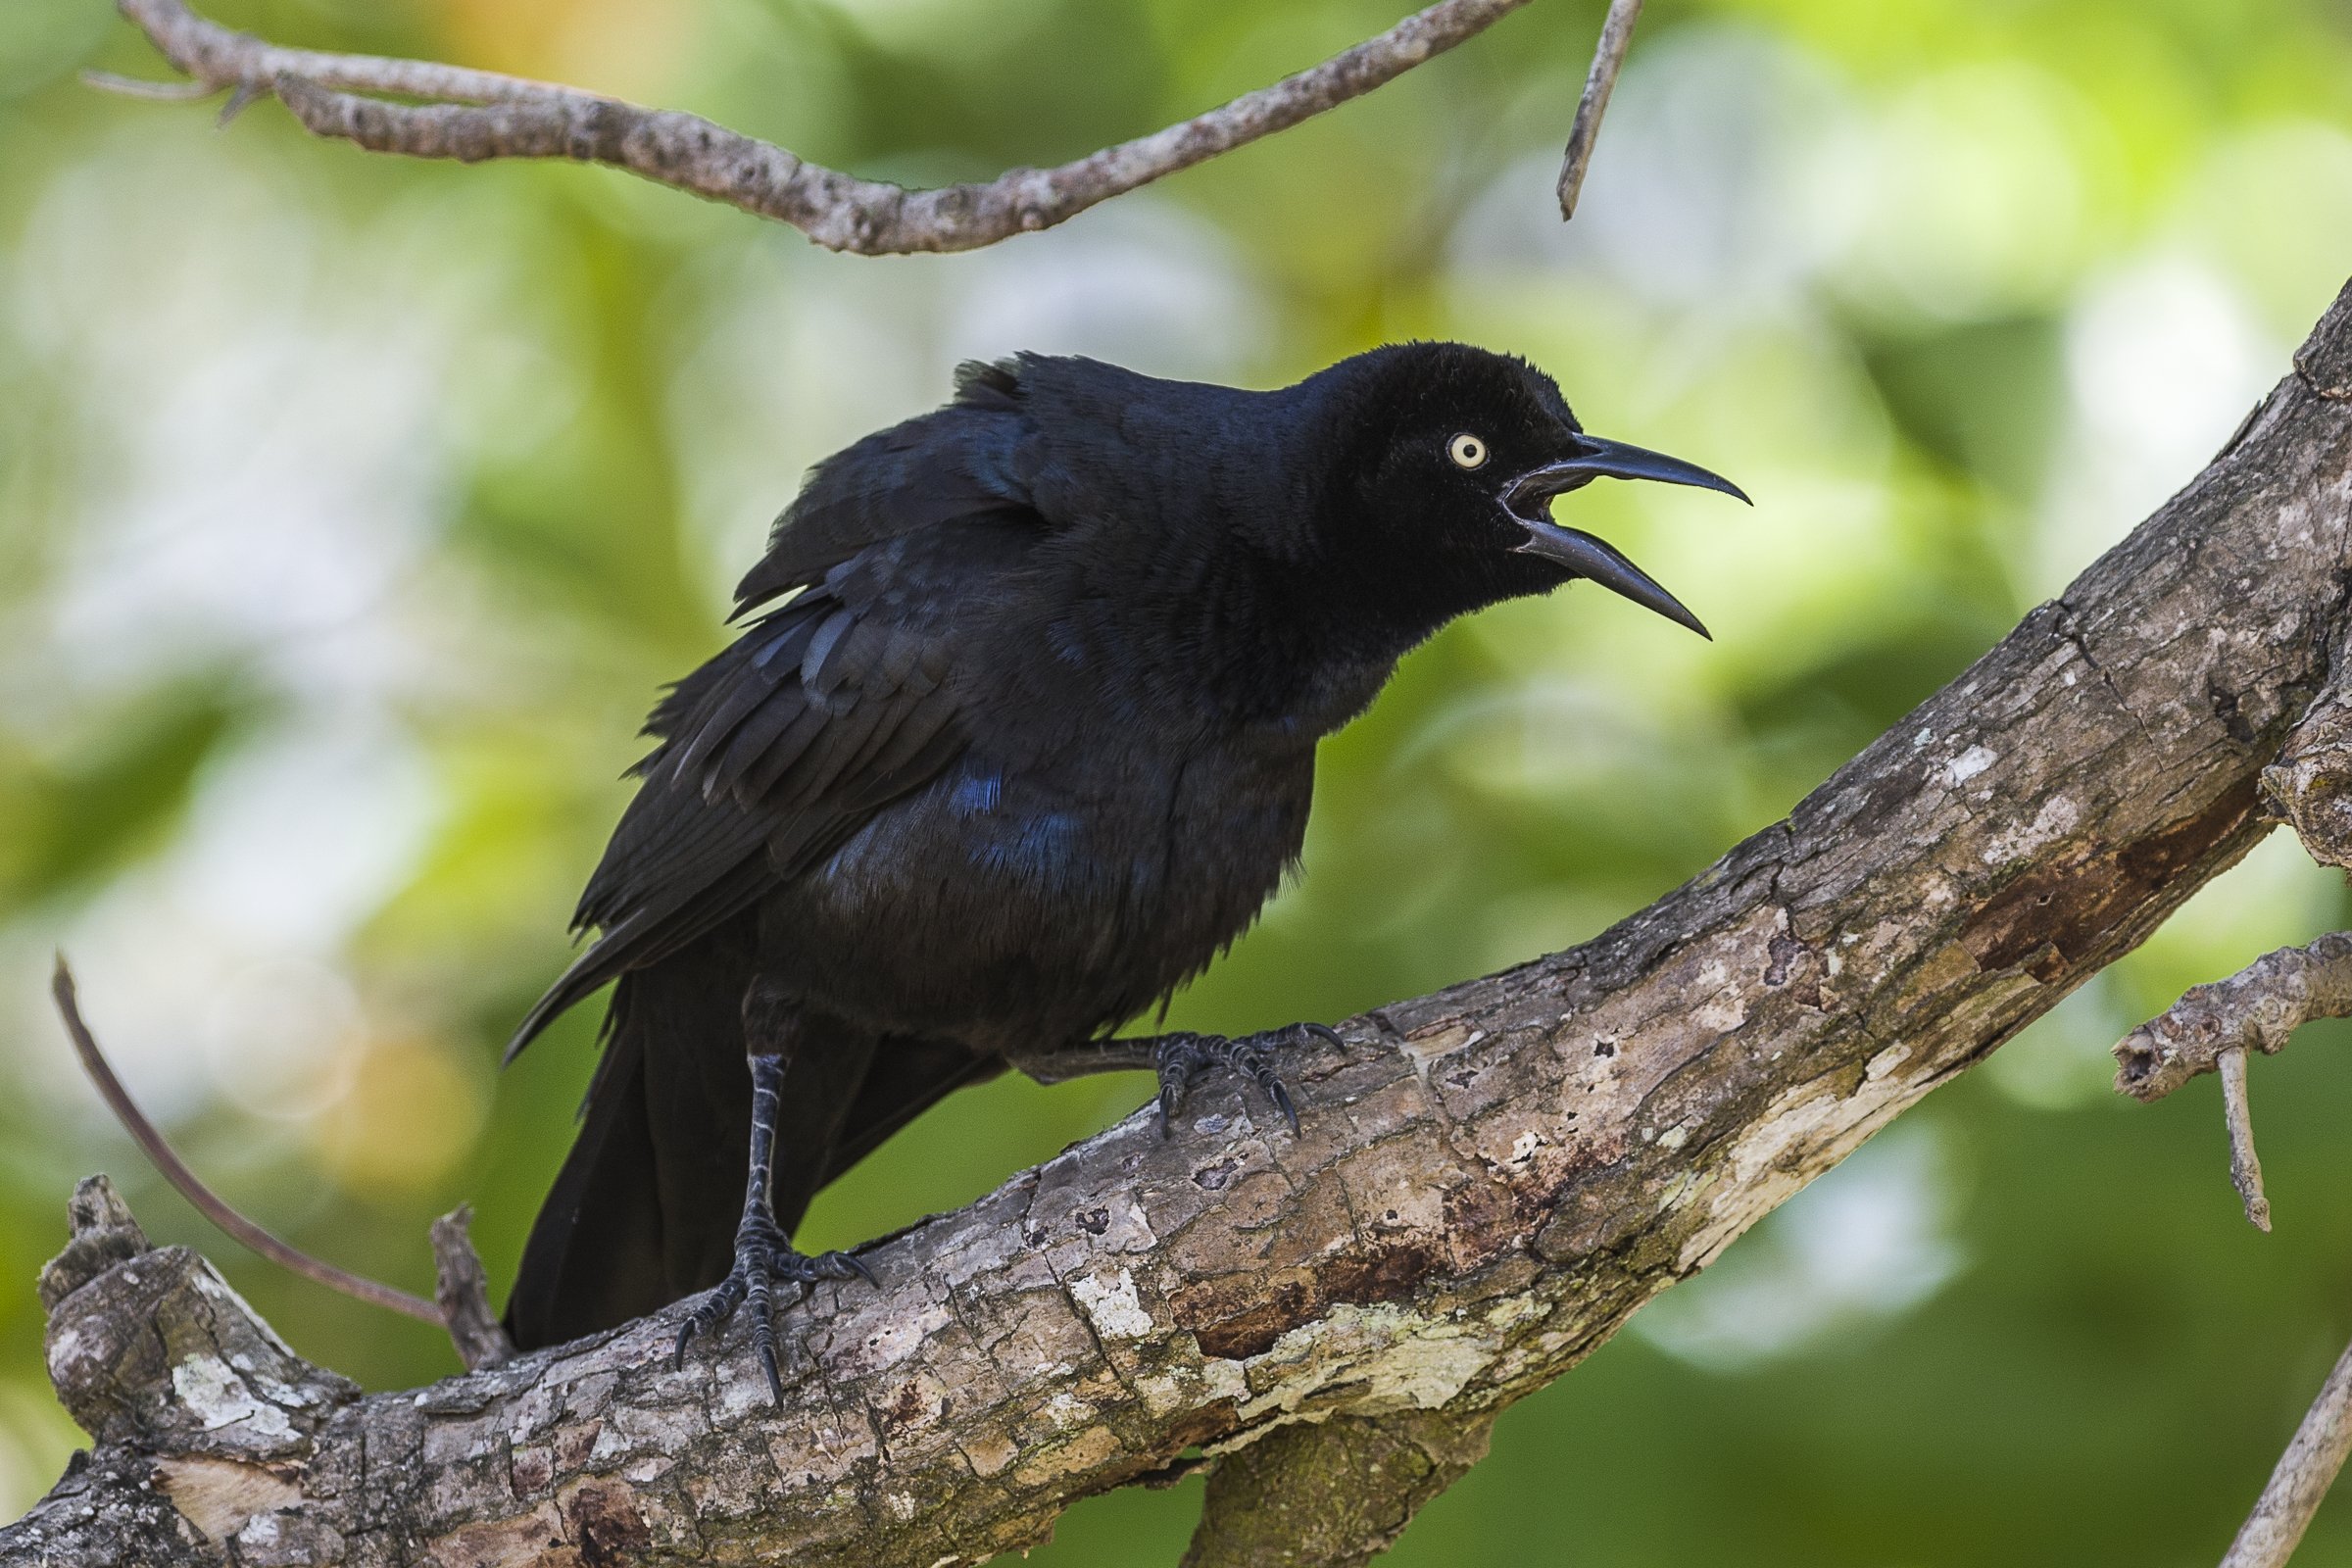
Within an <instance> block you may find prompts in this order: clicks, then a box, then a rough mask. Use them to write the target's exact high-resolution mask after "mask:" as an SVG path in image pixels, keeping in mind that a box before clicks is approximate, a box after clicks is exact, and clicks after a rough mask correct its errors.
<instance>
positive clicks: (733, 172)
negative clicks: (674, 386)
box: [101, 0, 1597, 256]
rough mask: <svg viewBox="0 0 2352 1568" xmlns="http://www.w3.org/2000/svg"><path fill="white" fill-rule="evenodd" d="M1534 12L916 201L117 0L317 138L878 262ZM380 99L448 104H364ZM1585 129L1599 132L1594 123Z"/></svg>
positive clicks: (1227, 148)
mask: <svg viewBox="0 0 2352 1568" xmlns="http://www.w3.org/2000/svg"><path fill="white" fill-rule="evenodd" d="M1525 4H1527V0H1439V3H1438V4H1436V5H1433V6H1430V7H1428V8H1427V9H1425V10H1422V11H1419V12H1416V13H1414V14H1413V15H1412V16H1409V17H1407V18H1405V19H1404V20H1403V21H1402V22H1399V23H1398V24H1397V25H1395V26H1394V27H1391V28H1390V29H1389V30H1388V31H1386V32H1384V33H1382V34H1380V35H1379V36H1378V37H1375V38H1369V39H1366V40H1365V41H1364V42H1362V43H1359V44H1357V45H1356V46H1355V47H1353V48H1352V49H1348V50H1344V51H1342V52H1341V53H1339V54H1336V55H1334V56H1332V57H1331V58H1330V59H1329V60H1326V61H1324V62H1323V63H1322V64H1321V65H1318V66H1314V67H1310V68H1309V69H1307V70H1305V71H1301V72H1299V73H1297V74H1296V75H1291V76H1285V77H1284V78H1283V79H1282V80H1280V81H1278V82H1275V83H1274V84H1273V85H1271V86H1267V87H1261V88H1259V89H1258V90H1257V91H1255V92H1250V93H1245V94H1243V95H1242V96H1241V97H1239V98H1236V99H1234V100H1233V101H1232V102H1231V103H1228V104H1224V105H1222V106H1220V107H1219V108H1216V109H1212V110H1210V111H1208V112H1207V113H1206V114H1202V115H1196V116H1195V117H1193V118H1192V119H1191V120H1187V121H1184V122H1182V123H1179V124H1174V125H1170V126H1168V127H1167V128H1166V129H1164V130H1157V131H1153V132H1152V134H1151V135H1148V136H1139V137H1137V138H1136V139H1134V140H1133V141H1124V142H1121V143H1119V144H1118V145H1117V146H1115V147H1105V148H1103V150H1102V151H1100V152H1096V153H1090V154H1088V155H1087V156H1086V157H1084V158H1080V159H1078V160H1076V161H1074V162H1072V163H1067V164H1062V165H1059V166H1058V167H1056V168H1054V169H1015V170H1011V171H1008V172H1005V173H1004V174H1002V175H999V176H998V177H997V178H995V179H992V180H989V181H987V182H985V183H980V184H962V185H948V186H942V187H940V188H938V189H934V190H907V189H906V188H905V187H903V186H898V185H891V184H885V183H883V182H881V181H878V180H870V179H858V178H856V177H854V176H852V175H849V174H844V173H841V172H838V171H836V170H831V169H826V168H824V167H822V166H821V165H818V164H812V163H809V162H808V161H807V160H805V159H802V158H800V157H798V156H796V155H795V154H793V153H791V152H788V151H786V150H785V149H784V148H781V147H778V146H775V145H774V144H773V143H770V142H764V141H760V140H758V139H756V138H754V137H751V136H746V135H742V134H740V133H739V132H736V131H732V130H729V129H727V128H726V127H725V126H724V125H719V124H715V123H712V122H711V121H708V120H705V119H703V118H702V117H701V116H699V115H689V114H682V113H679V112H677V111H674V110H662V109H647V108H644V107H641V106H640V105H637V104H632V103H626V102H623V101H622V100H620V99H617V98H607V97H605V96H603V95H601V94H598V93H591V92H585V91H582V90H581V89H579V88H576V87H564V86H558V85H556V84H554V83H551V82H544V81H531V80H528V79H525V78H523V77H519V76H506V75H501V74H499V73H496V72H489V71H468V70H465V69H463V68H460V67H457V66H445V65H439V64H436V63H433V62H430V61H422V60H395V59H387V58H384V57H382V56H376V55H345V54H324V53H320V52H318V51H316V50H308V49H281V48H279V47H277V46H276V45H274V44H270V43H268V42H265V41H264V40H262V39H259V38H255V37H252V36H249V35H248V34H245V33H241V32H235V31H232V30H230V29H229V28H227V27H223V26H221V25H219V24H217V23H213V22H209V21H206V20H205V19H204V18H202V17H200V16H198V15H196V14H195V13H194V12H193V11H191V10H189V9H188V7H187V6H186V4H185V3H184V0H118V5H119V6H120V9H121V10H122V12H123V15H124V16H125V17H128V18H129V19H130V20H131V21H132V22H133V23H135V24H137V25H138V26H139V28H140V29H141V30H142V31H144V32H145V33H146V34H147V36H148V38H149V39H151V40H152V41H153V42H154V44H155V46H156V48H157V49H159V50H161V51H162V52H163V54H164V57H165V58H166V59H168V60H170V61H171V62H172V65H174V66H176V67H178V68H179V70H181V71H182V72H185V73H187V74H188V75H190V76H192V77H194V78H195V79H196V80H197V81H199V82H202V83H204V84H205V85H206V86H208V87H211V88H223V87H227V88H234V89H237V90H239V91H240V92H242V93H247V94H252V93H262V92H270V93H275V94H276V95H277V96H278V98H279V99H281V100H282V101H283V102H284V103H285V105H286V107H287V108H288V109H290V110H292V111H293V113H294V115H295V117H296V118H297V119H299V120H300V121H301V122H302V123H304V124H305V125H307V126H308V127H309V128H310V129H311V130H312V131H314V132H316V133H317V134H319V135H321V136H334V137H340V138H343V139H345V140H348V141H353V142H357V143H358V144H359V145H361V146H362V147H366V148H368V149H369V150H371V151H374V152H384V153H400V154H405V155H407V156H409V157H413V158H455V159H459V160H462V161H464V162H466V163H475V162H479V161H481V160H483V159H489V158H570V159H576V160H578V161H581V162H584V163H598V164H610V165H612V166H613V167H614V168H616V169H625V170H627V171H629V172H631V173H635V174H640V175H643V176H644V177H645V178H647V179H650V180H654V181H656V182H658V183H660V184H663V185H670V186H674V187H676V188H677V189H679V190H684V191H691V192H693V193H694V194H695V195H697V196H705V197H709V198H710V199H711V200H712V201H719V202H725V203H727V204H728V205H729V206H733V207H740V208H742V209H743V210H744V211H745V212H748V213H756V214H758V215H759V216H760V217H762V218H772V219H775V220H777V221H781V222H786V223H790V224H792V225H793V226H794V227H795V228H798V229H800V230H802V231H803V232H804V233H806V234H807V235H808V236H809V238H810V239H812V240H814V241H816V243H818V244H819V245H822V246H825V247H826V248H827V249H829V250H837V251H855V252H858V253H859V254H861V255H868V256H878V255H896V254H904V253H907V252H913V251H964V250H974V249H977V248H979V247H980V246H983V245H993V244H995V243H996V242H997V241H999V240H1002V239H1005V238H1008V237H1009V236H1011V235H1014V234H1019V233H1023V232H1026V231H1029V230H1032V229H1040V228H1051V227H1053V226H1054V224H1056V223H1059V222H1062V221H1066V220H1068V219H1070V218H1073V217H1075V216H1077V215H1078V214H1079V213H1082V212H1084V211H1086V209H1088V208H1089V207H1092V206H1094V205H1095V204H1097V203H1098V202H1103V201H1106V200H1108V199H1109V198H1111V197H1113V196H1116V195H1119V194H1121V193H1122V192H1125V191H1130V190H1133V189H1135V188H1136V187H1137V186H1139V185H1146V184H1149V183H1151V182H1152V180H1155V179H1159V178H1161V177H1163V176H1165V175H1168V174H1173V173H1175V172H1178V171H1179V170H1184V169H1190V168H1191V167H1193V166H1194V165H1195V164H1199V163H1204V162H1206V161H1207V160H1209V159H1211V158H1214V157H1216V156H1217V155H1218V154H1220V153H1226V152H1231V151H1232V150H1233V149H1234V148H1236V147H1241V146H1244V145H1246V144H1248V143H1250V142H1253V141H1256V140H1258V139H1259V138H1261V137H1265V136H1270V135H1273V134H1274V133H1275V132H1276V131H1280V130H1287V129H1289V128H1290V127H1291V126H1293V125H1296V124H1298V123H1299V122H1300V121H1302V120H1307V119H1311V118H1312V117H1314V116H1316V115H1319V114H1321V113H1323V112H1324V111H1325V110H1327V109H1333V108H1337V107H1338V106H1339V105H1341V104H1344V103H1346V102H1348V100H1349V99H1351V98H1360V97H1362V96H1363V95H1364V94H1365V93H1368V92H1370V91H1371V90H1372V89H1373V88H1375V87H1378V86H1381V85H1382V84H1383V83H1385V82H1389V81H1393V80H1395V79H1396V78H1397V76H1400V75H1402V74H1403V73H1405V72H1407V71H1410V70H1411V69H1412V68H1413V67H1415V66H1417V65H1420V64H1421V63H1422V62H1423V61H1425V60H1428V59H1430V58H1431V57H1432V56H1435V55H1440V54H1443V53H1445V52H1446V50H1448V49H1451V48H1452V47H1454V46H1455V45H1456V44H1459V43H1462V42H1464V41H1466V40H1467V39H1470V38H1472V37H1475V36H1476V35H1478V34H1479V33H1481V32H1483V31H1485V30H1486V29H1487V28H1488V27H1490V26H1493V25H1495V23H1496V22H1499V21H1501V20H1502V18H1503V17H1505V16H1506V15H1508V14H1509V13H1511V12H1513V11H1516V10H1518V9H1519V7H1521V6H1523V5H1525ZM105 84H106V83H101V85H105ZM381 93H393V94H399V95H401V96H404V97H413V98H422V99H427V100H437V101H432V102H427V103H424V104H421V105H412V104H397V103H389V102H386V101H384V100H383V99H382V98H379V97H371V96H361V95H363V94H381ZM1595 114H1597V110H1595ZM1578 123H1579V125H1580V126H1582V125H1583V124H1584V119H1583V116H1582V114H1581V112H1580V115H1579V120H1578ZM1589 141H1590V138H1589V136H1588V146H1589Z"/></svg>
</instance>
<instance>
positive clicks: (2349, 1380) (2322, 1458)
mask: <svg viewBox="0 0 2352 1568" xmlns="http://www.w3.org/2000/svg"><path fill="white" fill-rule="evenodd" d="M2347 1452H2352V1346H2347V1347H2346V1348H2345V1349H2344V1353H2343V1354H2342V1355H2340V1356H2338V1357H2337V1358H2336V1362H2335V1370H2334V1371H2332V1372H2330V1373H2328V1374H2327V1382H2326V1383H2324V1384H2322V1385H2321V1386H2320V1396H2319V1397H2318V1398H2316V1399H2314V1400H2312V1401H2311V1408H2310V1409H2309V1410H2307V1411H2305V1412H2304V1415H2303V1424H2302V1425H2301V1426H2299V1427H2297V1428H2295V1435H2294V1436H2293V1437H2292V1438H2291V1439H2289V1440H2288V1441H2287V1445H2286V1451H2285V1452H2284V1453H2282V1454H2280V1455H2279V1456H2278V1467H2277V1468H2276V1469H2274V1470H2272V1472H2271V1479H2270V1484H2269V1485H2268V1486H2266V1487H2264V1488H2263V1489H2262V1495H2261V1496H2260V1497H2258V1498H2256V1499H2255V1502H2254V1511H2253V1512H2252V1513H2250V1514H2248V1515H2246V1522H2245V1524H2244V1525H2242V1526H2240V1527H2239V1529H2238V1532H2237V1539H2236V1540H2235V1541H2232V1542H2231V1543H2229V1555H2228V1556H2226V1557H2224V1558H2223V1559H2222V1568H2284V1565H2285V1563H2286V1560H2287V1558H2288V1557H2290V1556H2292V1555H2293V1553H2294V1549H2295V1544H2296V1543H2297V1542H2299V1541H2301V1540H2302V1539H2303V1532H2304V1530H2305V1528H2306V1527H2308V1526H2309V1525H2310V1523H2311V1516H2312V1515H2313V1514H2315V1513H2317V1512H2318V1511H2319V1507H2320V1501H2321V1499H2322V1498H2324V1497H2326V1496H2327V1489H2328V1488H2329V1487H2330V1486H2332V1485H2334V1483H2335V1477H2336V1472H2338V1471H2339V1470H2341V1469H2343V1467H2344V1456H2345V1454H2346V1453H2347Z"/></svg>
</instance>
